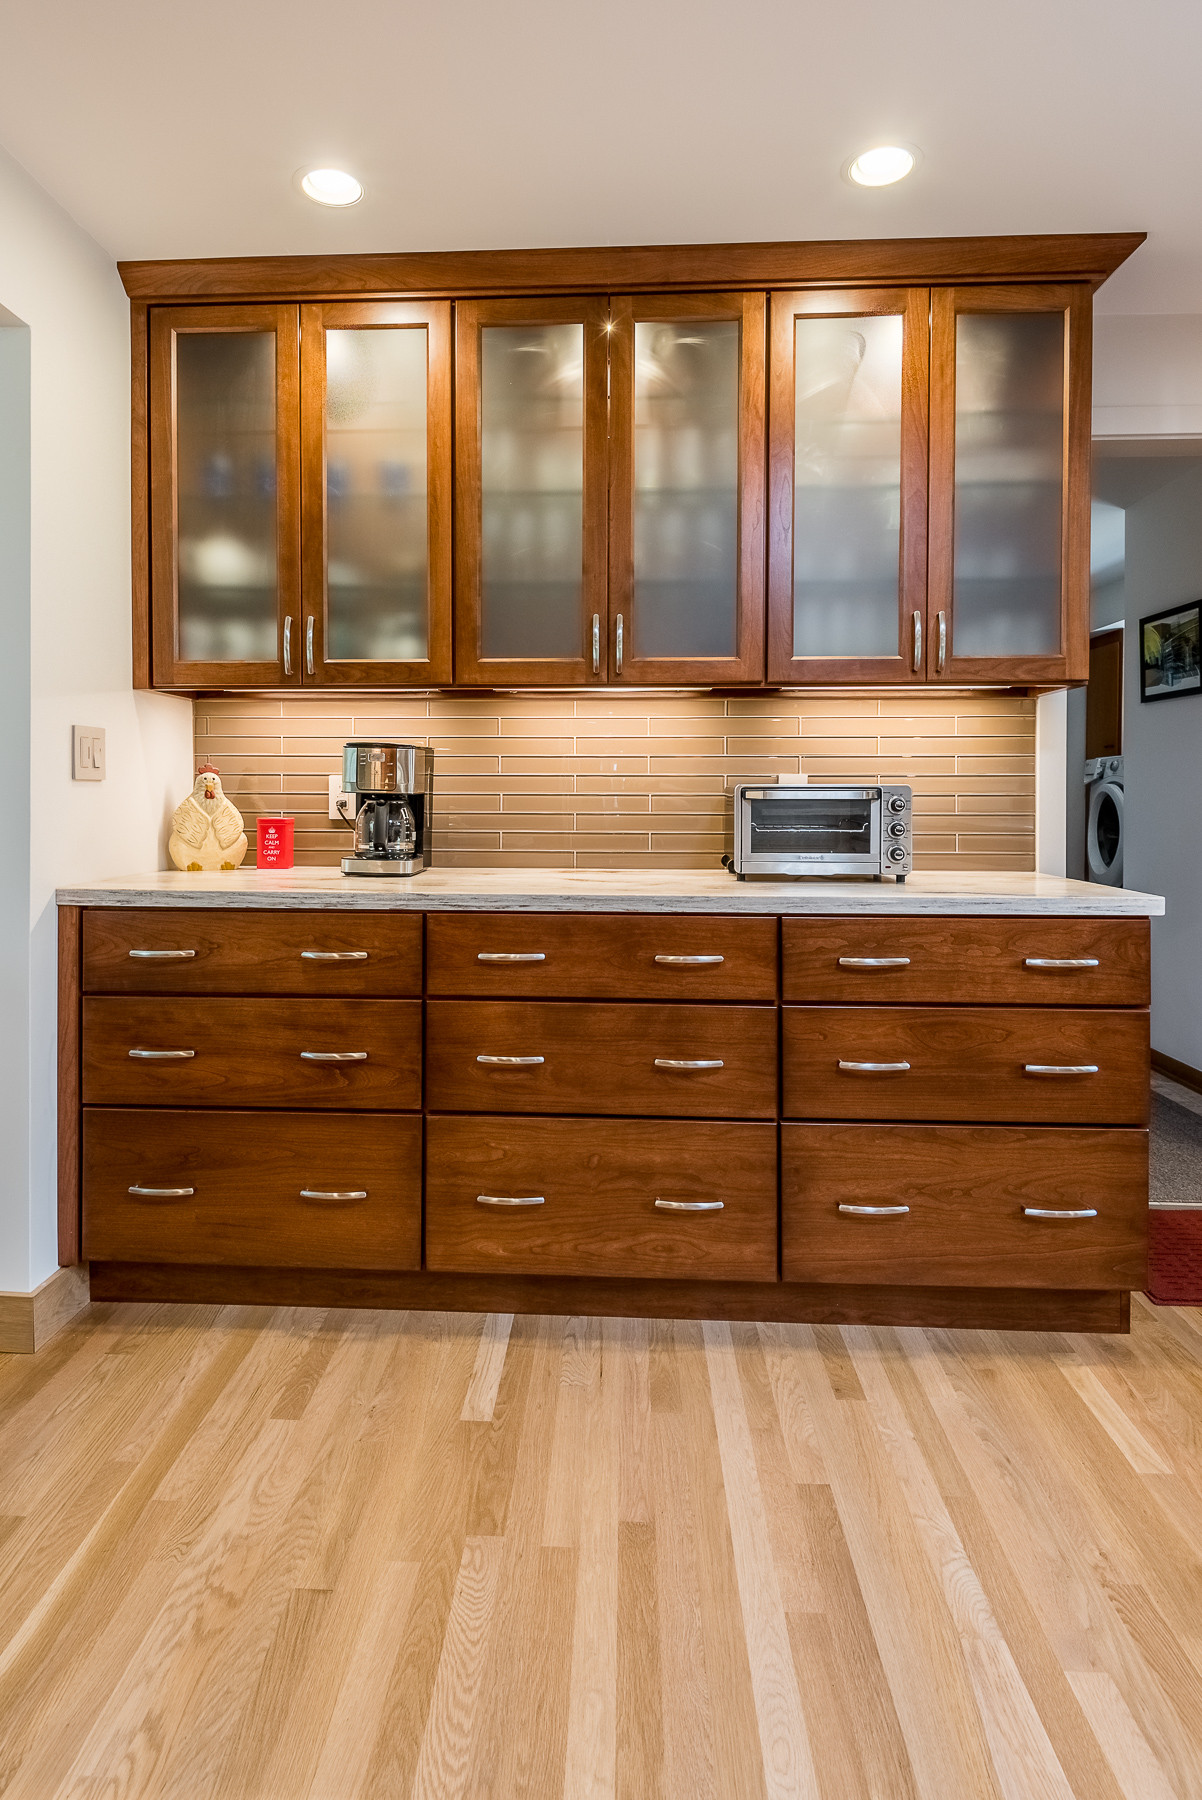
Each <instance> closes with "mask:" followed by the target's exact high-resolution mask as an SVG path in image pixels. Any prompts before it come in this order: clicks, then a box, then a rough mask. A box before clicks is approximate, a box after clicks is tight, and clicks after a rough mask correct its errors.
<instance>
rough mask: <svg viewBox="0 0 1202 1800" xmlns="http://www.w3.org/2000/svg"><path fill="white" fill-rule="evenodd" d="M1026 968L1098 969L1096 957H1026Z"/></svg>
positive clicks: (1024, 958) (1024, 959) (1024, 961)
mask: <svg viewBox="0 0 1202 1800" xmlns="http://www.w3.org/2000/svg"><path fill="white" fill-rule="evenodd" d="M1023 964H1024V967H1026V968H1028V969H1096V968H1097V967H1098V966H1099V964H1098V958H1097V957H1096V956H1024V957H1023Z"/></svg>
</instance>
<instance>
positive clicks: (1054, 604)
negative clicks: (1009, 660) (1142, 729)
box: [952, 313, 1064, 656]
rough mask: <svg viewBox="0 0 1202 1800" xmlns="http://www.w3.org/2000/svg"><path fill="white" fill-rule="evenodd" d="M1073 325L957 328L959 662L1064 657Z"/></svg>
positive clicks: (1012, 318) (1031, 319)
mask: <svg viewBox="0 0 1202 1800" xmlns="http://www.w3.org/2000/svg"><path fill="white" fill-rule="evenodd" d="M1063 460H1064V315H1063V314H1062V313H994V314H990V313H962V314H961V315H960V316H959V318H957V320H956V537H955V564H954V570H955V612H954V614H953V621H952V639H953V649H954V652H955V654H956V655H957V656H1054V655H1055V654H1056V653H1057V652H1058V651H1059V649H1060V534H1061V517H1060V509H1061V474H1062V469H1063Z"/></svg>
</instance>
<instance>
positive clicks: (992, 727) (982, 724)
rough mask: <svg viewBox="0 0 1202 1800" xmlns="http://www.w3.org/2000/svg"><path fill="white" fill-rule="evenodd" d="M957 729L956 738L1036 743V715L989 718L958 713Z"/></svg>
mask: <svg viewBox="0 0 1202 1800" xmlns="http://www.w3.org/2000/svg"><path fill="white" fill-rule="evenodd" d="M955 727H956V736H957V737H962V738H979V737H1004V738H1016V737H1017V738H1030V740H1031V742H1032V743H1034V742H1035V715H1034V713H993V714H990V715H988V716H975V715H972V714H965V713H958V714H957V715H956V720H955Z"/></svg>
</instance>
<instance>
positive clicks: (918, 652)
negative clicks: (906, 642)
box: [913, 612, 922, 671]
mask: <svg viewBox="0 0 1202 1800" xmlns="http://www.w3.org/2000/svg"><path fill="white" fill-rule="evenodd" d="M913 666H914V669H915V671H917V670H919V669H921V667H922V614H921V613H920V612H916V613H915V614H914V662H913Z"/></svg>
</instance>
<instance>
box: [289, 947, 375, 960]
mask: <svg viewBox="0 0 1202 1800" xmlns="http://www.w3.org/2000/svg"><path fill="white" fill-rule="evenodd" d="M368 955H369V952H368V951H366V950H302V951H301V961H302V962H366V961H367V958H368Z"/></svg>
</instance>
